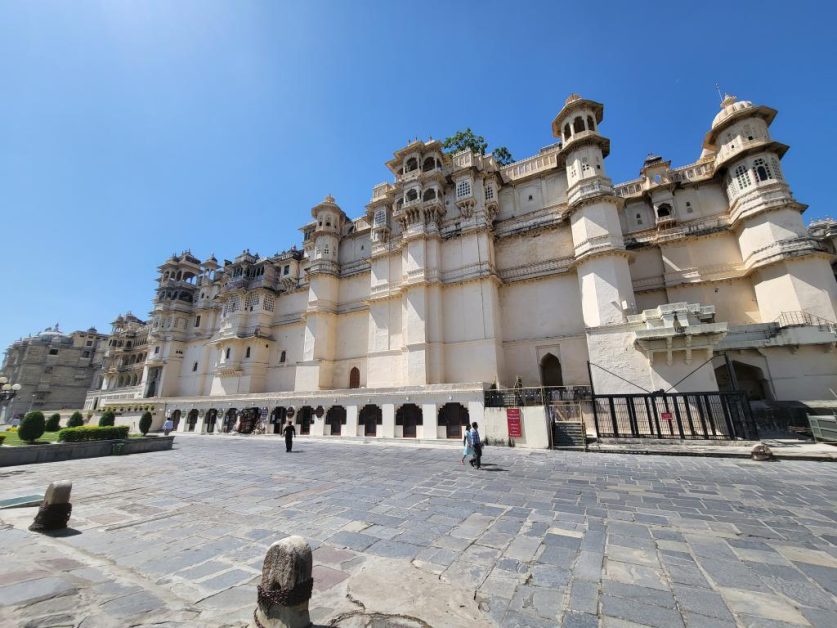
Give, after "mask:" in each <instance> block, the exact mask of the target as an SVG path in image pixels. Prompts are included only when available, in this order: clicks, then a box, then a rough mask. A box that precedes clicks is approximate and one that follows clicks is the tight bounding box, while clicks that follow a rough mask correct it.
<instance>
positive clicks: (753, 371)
mask: <svg viewBox="0 0 837 628" xmlns="http://www.w3.org/2000/svg"><path fill="white" fill-rule="evenodd" d="M732 368H733V370H734V371H735V379H736V381H737V383H738V390H739V391H741V392H743V393H745V394H746V395H747V399H748V400H750V401H761V400H765V399H766V400H770V399H772V395H771V394H770V384H769V383H768V381H767V378H765V376H764V373H763V372H762V370H761V369H760V368H759V367H757V366H752V365H750V364H744V363H743V362H738V361H735V360H733V362H732ZM715 380H716V381H717V382H718V390H720V391H723V392H730V391H732V382H731V381H730V378H729V370H728V369H727V365H726V364H722V365H721V366H719V367H718V368H716V369H715Z"/></svg>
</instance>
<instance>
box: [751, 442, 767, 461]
mask: <svg viewBox="0 0 837 628" xmlns="http://www.w3.org/2000/svg"><path fill="white" fill-rule="evenodd" d="M750 457H751V458H752V459H753V460H762V461H763V460H772V459H773V452H772V451H771V450H770V447H768V446H767V445H765V444H764V443H759V444H758V445H756V446H755V447H753V450H752V451H751V452H750Z"/></svg>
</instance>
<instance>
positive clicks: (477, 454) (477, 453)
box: [469, 421, 482, 469]
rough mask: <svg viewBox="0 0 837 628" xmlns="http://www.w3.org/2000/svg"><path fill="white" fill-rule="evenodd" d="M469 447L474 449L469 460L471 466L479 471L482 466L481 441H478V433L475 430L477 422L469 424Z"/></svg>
mask: <svg viewBox="0 0 837 628" xmlns="http://www.w3.org/2000/svg"><path fill="white" fill-rule="evenodd" d="M469 436H470V440H471V447H473V448H474V457H473V458H471V466H472V467H474V468H475V469H479V468H480V467H481V466H482V441H481V440H480V433H479V431H478V430H477V422H476V421H474V422H473V423H472V424H471V431H470V432H469Z"/></svg>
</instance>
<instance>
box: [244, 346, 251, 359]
mask: <svg viewBox="0 0 837 628" xmlns="http://www.w3.org/2000/svg"><path fill="white" fill-rule="evenodd" d="M244 357H245V358H249V357H250V347H247V351H245V352H244Z"/></svg>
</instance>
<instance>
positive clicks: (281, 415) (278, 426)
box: [270, 406, 288, 434]
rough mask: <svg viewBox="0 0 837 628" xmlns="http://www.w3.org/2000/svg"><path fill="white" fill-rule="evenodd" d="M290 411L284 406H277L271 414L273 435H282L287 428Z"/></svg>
mask: <svg viewBox="0 0 837 628" xmlns="http://www.w3.org/2000/svg"><path fill="white" fill-rule="evenodd" d="M287 414H288V411H287V409H286V408H285V407H284V406H276V407H275V408H273V412H271V413H270V423H271V425H273V433H274V434H281V433H282V429H283V428H284V426H285V421H286V419H287Z"/></svg>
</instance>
